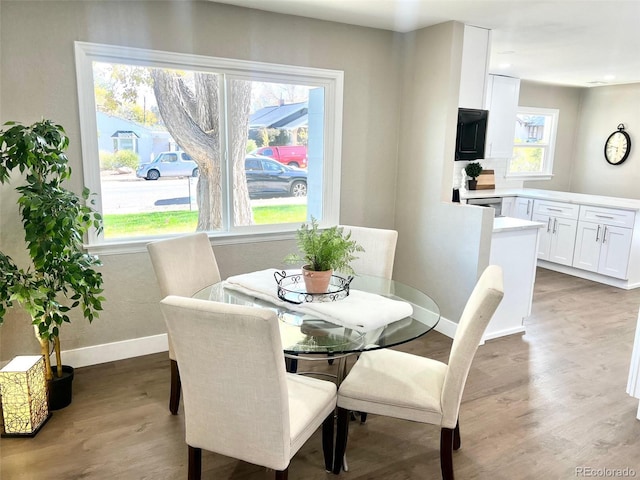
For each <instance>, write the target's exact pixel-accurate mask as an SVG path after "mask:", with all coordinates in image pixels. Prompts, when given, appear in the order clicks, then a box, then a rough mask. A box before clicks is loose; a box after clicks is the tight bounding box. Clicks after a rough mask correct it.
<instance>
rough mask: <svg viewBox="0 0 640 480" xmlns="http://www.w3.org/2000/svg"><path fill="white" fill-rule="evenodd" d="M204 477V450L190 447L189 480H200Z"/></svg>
mask: <svg viewBox="0 0 640 480" xmlns="http://www.w3.org/2000/svg"><path fill="white" fill-rule="evenodd" d="M201 476H202V449H201V448H194V447H192V446H191V445H189V476H188V478H189V480H200V477H201Z"/></svg>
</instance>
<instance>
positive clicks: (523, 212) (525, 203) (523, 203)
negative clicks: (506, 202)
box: [511, 197, 533, 220]
mask: <svg viewBox="0 0 640 480" xmlns="http://www.w3.org/2000/svg"><path fill="white" fill-rule="evenodd" d="M532 214H533V200H532V199H531V198H522V197H516V198H515V200H514V202H513V206H512V211H511V216H512V217H515V218H522V219H523V220H531V215H532Z"/></svg>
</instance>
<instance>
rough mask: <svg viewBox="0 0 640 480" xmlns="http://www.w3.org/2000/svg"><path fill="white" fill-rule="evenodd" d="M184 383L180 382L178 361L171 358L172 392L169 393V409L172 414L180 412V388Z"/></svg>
mask: <svg viewBox="0 0 640 480" xmlns="http://www.w3.org/2000/svg"><path fill="white" fill-rule="evenodd" d="M181 388H182V383H181V382H180V371H179V370H178V362H176V361H175V360H171V393H170V395H169V411H170V412H171V415H177V414H178V407H179V406H180V389H181Z"/></svg>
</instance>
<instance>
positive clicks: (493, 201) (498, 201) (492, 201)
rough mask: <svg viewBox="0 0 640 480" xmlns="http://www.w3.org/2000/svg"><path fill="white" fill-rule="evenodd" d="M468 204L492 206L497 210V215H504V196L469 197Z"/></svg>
mask: <svg viewBox="0 0 640 480" xmlns="http://www.w3.org/2000/svg"><path fill="white" fill-rule="evenodd" d="M467 205H478V206H480V207H490V208H493V209H494V210H495V216H496V217H502V216H503V215H502V198H500V197H489V198H468V199H467Z"/></svg>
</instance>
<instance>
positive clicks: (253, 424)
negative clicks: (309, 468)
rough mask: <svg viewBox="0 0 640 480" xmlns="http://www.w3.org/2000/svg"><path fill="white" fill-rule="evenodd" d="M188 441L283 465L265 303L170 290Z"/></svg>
mask: <svg viewBox="0 0 640 480" xmlns="http://www.w3.org/2000/svg"><path fill="white" fill-rule="evenodd" d="M161 308H162V312H163V314H164V317H165V320H166V323H167V328H168V330H169V332H170V335H171V338H172V339H173V342H174V348H175V353H176V355H177V361H178V365H179V366H180V377H181V379H182V391H183V394H184V413H185V426H186V440H187V444H189V445H190V446H192V447H195V448H203V449H205V450H209V451H213V452H217V453H220V454H222V455H227V456H230V457H233V458H237V459H240V460H244V461H247V462H250V463H255V464H258V465H263V466H266V467H270V468H274V469H278V470H279V469H282V465H288V463H289V459H290V451H291V449H290V426H289V401H288V393H287V383H286V373H285V364H284V356H283V354H282V343H281V340H280V331H279V327H278V319H277V317H276V314H275V312H273V311H272V310H268V309H260V308H254V307H245V306H240V305H227V304H222V303H218V302H212V301H208V300H198V299H193V298H185V297H176V296H169V297H167V298H165V299H164V300H163V301H162V302H161Z"/></svg>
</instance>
